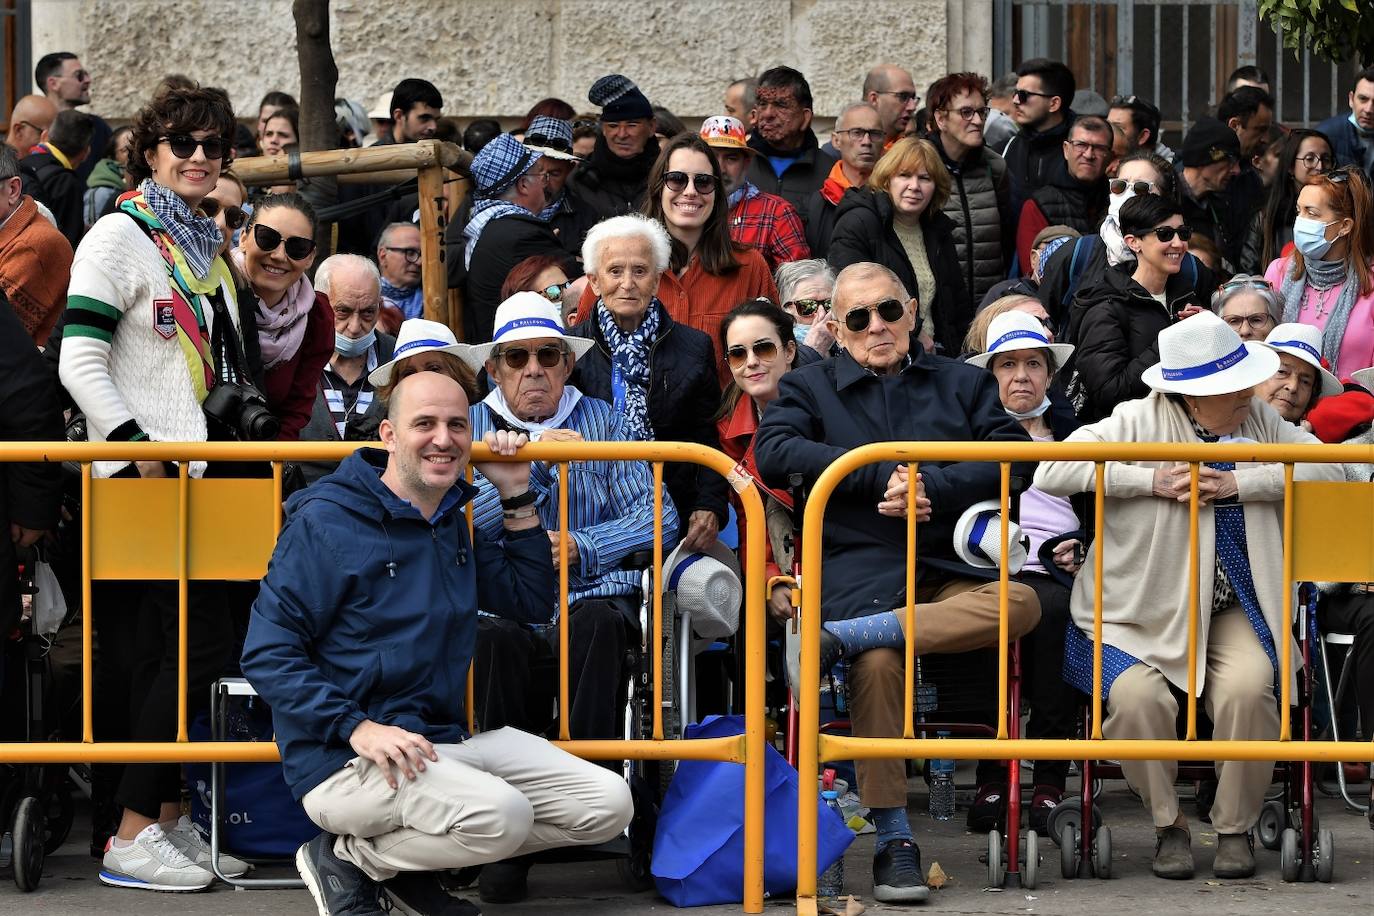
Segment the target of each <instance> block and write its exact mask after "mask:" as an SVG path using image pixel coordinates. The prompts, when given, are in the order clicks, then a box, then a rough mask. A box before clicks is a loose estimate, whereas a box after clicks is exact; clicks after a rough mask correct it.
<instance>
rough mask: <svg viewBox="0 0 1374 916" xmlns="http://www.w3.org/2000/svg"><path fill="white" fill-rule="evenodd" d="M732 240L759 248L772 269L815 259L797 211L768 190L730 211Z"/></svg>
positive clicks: (743, 201) (741, 202) (742, 202)
mask: <svg viewBox="0 0 1374 916" xmlns="http://www.w3.org/2000/svg"><path fill="white" fill-rule="evenodd" d="M730 238H732V239H734V240H735V241H736V242H739V243H740V244H741V245H748V246H749V247H750V248H757V249H758V251H759V253H760V254H762V255H763V258H764V260H765V261H767V262H768V267H769V269H771V270H776V269H777V266H778V265H779V264H786V263H787V262H788V261H801V260H805V259H806V258H809V257H811V246H810V245H808V244H806V230H805V229H803V228H802V221H801V217H800V216H798V215H797V208H796V207H794V206H792V205H791V204H790V203H788V202H787V201H786V200H783V199H782V198H781V197H778V196H777V195H776V194H769V193H767V192H766V191H760V192H759V193H758V194H755V195H754V196H753V197H747V198H745V199H744V200H741V201H740V202H739V203H738V204H736V205H735V206H734V208H733V209H731V210H730Z"/></svg>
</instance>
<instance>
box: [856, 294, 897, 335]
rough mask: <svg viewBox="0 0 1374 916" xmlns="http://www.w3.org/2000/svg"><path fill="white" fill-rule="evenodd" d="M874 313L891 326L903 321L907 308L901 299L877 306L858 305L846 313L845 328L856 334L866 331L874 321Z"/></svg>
mask: <svg viewBox="0 0 1374 916" xmlns="http://www.w3.org/2000/svg"><path fill="white" fill-rule="evenodd" d="M873 312H877V313H878V317H879V318H881V319H882V320H883V321H886V322H887V323H888V324H891V323H892V322H894V321H900V320H901V318H902V316H903V315H904V314H906V306H905V305H903V304H902V301H901V300H900V299H884V300H883V301H882V302H879V303H878V304H877V305H858V306H855V307H854V308H852V309H850V310H849V311H847V312H845V313H844V326H845V327H846V328H848V329H849V330H850V331H851V332H852V333H854V334H858V333H859V332H860V331H865V330H867V329H868V325H869V322H871V321H872V320H873V317H872V313H873Z"/></svg>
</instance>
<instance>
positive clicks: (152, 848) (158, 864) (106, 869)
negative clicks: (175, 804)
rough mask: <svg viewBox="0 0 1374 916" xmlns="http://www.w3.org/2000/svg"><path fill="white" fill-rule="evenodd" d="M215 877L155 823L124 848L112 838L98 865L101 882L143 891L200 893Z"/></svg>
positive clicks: (144, 829)
mask: <svg viewBox="0 0 1374 916" xmlns="http://www.w3.org/2000/svg"><path fill="white" fill-rule="evenodd" d="M214 880H215V876H214V875H212V874H210V872H208V871H206V870H205V869H203V868H201V867H200V866H199V865H197V864H196V863H194V862H192V861H191V860H190V859H188V858H186V856H185V855H183V854H182V852H181V850H179V849H177V848H176V847H175V846H174V845H172V841H171V840H169V839H167V834H165V833H163V832H162V828H161V827H159V826H158V825H157V824H149V825H148V826H147V827H145V828H143V830H142V831H141V832H140V833H139V835H138V836H136V837H134V841H133V843H131V844H130V845H128V846H125V847H123V848H120V847H116V846H115V845H114V839H113V838H111V839H110V841H109V845H107V846H106V847H105V858H104V860H103V861H102V862H101V869H100V881H101V883H102V884H108V885H110V886H111V887H132V888H137V889H139V890H145V891H203V890H205V889H206V888H207V887H209V886H210V883H211V882H212V881H214Z"/></svg>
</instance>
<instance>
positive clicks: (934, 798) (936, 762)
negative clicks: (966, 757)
mask: <svg viewBox="0 0 1374 916" xmlns="http://www.w3.org/2000/svg"><path fill="white" fill-rule="evenodd" d="M936 736H937V737H939V738H948V737H949V732H938V733H937V735H936ZM930 816H931V817H932V818H934V819H935V820H937V821H947V820H951V819H952V818H953V817H954V761H953V760H951V759H949V758H948V757H940V758H934V757H932V758H931V761H930Z"/></svg>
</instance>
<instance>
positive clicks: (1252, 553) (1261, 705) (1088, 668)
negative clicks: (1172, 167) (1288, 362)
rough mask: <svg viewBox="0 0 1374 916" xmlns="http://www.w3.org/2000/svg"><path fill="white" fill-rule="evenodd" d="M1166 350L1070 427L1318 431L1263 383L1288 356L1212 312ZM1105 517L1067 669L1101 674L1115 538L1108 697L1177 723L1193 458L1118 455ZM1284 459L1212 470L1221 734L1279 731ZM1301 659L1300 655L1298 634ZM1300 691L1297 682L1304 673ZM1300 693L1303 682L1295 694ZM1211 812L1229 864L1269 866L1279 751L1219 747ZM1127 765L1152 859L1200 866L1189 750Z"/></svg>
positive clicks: (1056, 472)
mask: <svg viewBox="0 0 1374 916" xmlns="http://www.w3.org/2000/svg"><path fill="white" fill-rule="evenodd" d="M1158 353H1159V362H1157V363H1155V364H1154V365H1153V366H1150V367H1149V368H1147V369H1146V370H1145V371H1144V375H1143V381H1144V382H1145V384H1146V385H1148V386H1149V387H1150V389H1151V393H1150V394H1149V395H1148V396H1147V397H1144V398H1141V399H1139V400H1133V401H1126V402H1123V403H1121V404H1119V405H1117V407H1116V408H1115V409H1114V410H1113V412H1112V414H1111V416H1109V417H1107V418H1106V419H1103V420H1100V421H1098V422H1097V423H1093V424H1091V425H1088V426H1084V427H1082V428H1081V429H1079V430H1078V431H1077V432H1076V433H1074V434H1073V435H1071V436H1070V437H1069V439H1068V441H1070V442H1165V443H1169V442H1176V443H1181V444H1191V445H1197V444H1199V443H1212V442H1222V443H1226V442H1261V443H1283V444H1310V443H1312V444H1314V443H1316V442H1317V441H1318V440H1317V438H1316V437H1314V436H1313V435H1311V434H1310V433H1308V432H1305V431H1304V430H1302V429H1300V428H1299V427H1297V426H1294V425H1293V424H1292V423H1288V422H1286V421H1285V420H1284V419H1283V417H1281V416H1279V414H1278V413H1277V412H1275V411H1274V410H1273V409H1272V408H1270V407H1269V405H1268V404H1266V403H1265V402H1264V401H1262V400H1260V399H1259V398H1257V397H1255V396H1254V395H1255V386H1257V385H1259V384H1260V383H1262V382H1264V381H1266V380H1267V379H1269V378H1270V377H1271V376H1272V375H1273V374H1274V372H1275V371H1276V370H1277V369H1278V368H1279V357H1278V355H1277V354H1276V353H1275V352H1274V351H1273V350H1271V349H1269V348H1268V347H1266V346H1265V345H1264V344H1263V343H1260V342H1257V341H1242V340H1241V339H1240V337H1239V335H1237V334H1236V332H1235V331H1233V330H1232V329H1231V328H1230V327H1228V326H1227V325H1226V323H1225V322H1224V321H1222V320H1221V319H1220V318H1218V317H1217V316H1216V315H1214V314H1212V313H1211V312H1200V313H1198V314H1196V315H1194V316H1192V317H1191V318H1187V319H1184V320H1183V321H1180V322H1178V323H1176V324H1172V325H1170V326H1169V327H1166V328H1165V329H1164V330H1162V331H1160V332H1159V342H1158ZM1340 475H1341V469H1340V466H1339V465H1325V464H1298V465H1297V466H1296V467H1295V469H1294V476H1295V477H1297V478H1298V479H1302V480H1313V479H1321V480H1334V479H1338V478H1339V477H1340ZM1094 481H1095V478H1094V472H1093V466H1092V464H1091V463H1086V462H1069V461H1047V462H1042V463H1041V464H1040V466H1039V468H1038V469H1037V471H1036V473H1035V485H1036V486H1037V487H1039V488H1040V489H1041V490H1043V491H1044V492H1046V493H1048V494H1050V495H1057V496H1071V495H1073V494H1076V493H1082V492H1087V491H1090V490H1091V489H1092V488H1093V486H1094ZM1105 486H1106V493H1105V497H1106V503H1107V505H1106V517H1107V519H1108V520H1109V523H1108V524H1107V525H1106V526H1105V528H1104V530H1102V531H1099V532H1098V534H1097V539H1096V540H1095V541H1094V543H1093V545H1092V546H1091V547H1090V548H1089V550H1088V556H1087V558H1086V559H1085V560H1084V563H1083V568H1082V570H1081V571H1080V572H1079V573H1078V576H1077V578H1076V580H1075V582H1074V588H1073V596H1072V601H1071V611H1072V615H1073V624H1074V625H1073V626H1070V627H1069V630H1068V635H1067V639H1066V643H1067V645H1066V651H1065V659H1064V672H1065V677H1066V678H1068V679H1069V680H1070V682H1071V683H1073V684H1074V685H1075V686H1077V687H1079V688H1080V689H1082V690H1084V691H1086V692H1089V693H1091V692H1092V689H1093V683H1092V681H1093V674H1092V671H1093V644H1092V639H1091V637H1090V636H1089V635H1088V634H1090V633H1092V632H1093V605H1094V600H1093V592H1094V575H1093V573H1094V568H1093V564H1094V554H1095V552H1096V551H1099V550H1100V551H1102V559H1103V563H1104V566H1103V571H1102V582H1101V585H1102V639H1103V645H1102V661H1103V677H1102V684H1101V689H1102V698H1103V699H1104V700H1105V701H1106V707H1107V717H1106V720H1105V721H1104V722H1103V726H1102V729H1103V734H1104V735H1106V737H1107V738H1109V739H1159V740H1169V739H1173V738H1175V737H1176V735H1177V732H1176V727H1177V716H1178V709H1179V707H1178V700H1177V699H1175V694H1174V691H1178V690H1183V691H1186V690H1187V689H1188V680H1189V678H1188V668H1189V659H1188V631H1189V618H1190V610H1189V607H1190V599H1191V592H1192V587H1193V581H1194V577H1193V576H1192V575H1190V574H1189V568H1188V555H1189V552H1188V548H1187V545H1188V543H1189V537H1190V534H1191V526H1190V521H1189V489H1190V469H1189V466H1188V465H1187V464H1186V463H1178V462H1173V461H1110V462H1107V465H1106V476H1105ZM1283 494H1284V470H1283V467H1282V466H1281V465H1278V464H1248V463H1241V464H1235V463H1232V462H1225V461H1209V462H1206V463H1204V464H1203V465H1202V467H1201V468H1200V470H1199V479H1198V496H1199V502H1200V506H1199V525H1198V531H1197V539H1198V555H1199V569H1198V575H1197V577H1196V581H1197V587H1198V601H1199V608H1200V610H1201V614H1200V615H1199V616H1200V619H1199V621H1198V627H1197V657H1196V675H1197V680H1196V685H1197V690H1198V693H1199V695H1200V697H1201V699H1202V703H1203V704H1204V707H1205V709H1206V712H1207V715H1208V717H1209V718H1210V719H1211V720H1212V724H1213V726H1214V731H1213V735H1214V737H1215V738H1216V739H1217V740H1222V741H1226V740H1272V739H1276V738H1277V737H1278V735H1279V709H1278V704H1277V702H1276V693H1277V689H1278V677H1279V670H1280V660H1279V658H1280V655H1281V654H1282V651H1283V649H1282V647H1281V646H1280V645H1279V644H1278V640H1280V639H1289V640H1291V638H1292V637H1291V635H1290V634H1291V632H1292V621H1291V620H1285V619H1284V618H1283V593H1284V590H1285V588H1286V583H1285V582H1284V576H1283V562H1282V559H1283ZM1290 651H1291V652H1292V655H1291V658H1293V659H1294V662H1295V667H1296V665H1297V664H1300V660H1301V656H1300V655H1299V654H1298V650H1297V647H1296V646H1291V645H1290ZM1288 686H1289V688H1290V691H1291V690H1292V689H1295V684H1293V683H1292V682H1291V681H1290V684H1289V685H1288ZM1291 695H1292V694H1291V692H1290V696H1291ZM1216 768H1217V794H1216V802H1215V803H1214V804H1213V806H1212V811H1211V817H1212V826H1213V828H1214V829H1215V830H1216V832H1217V851H1216V858H1215V860H1214V862H1213V865H1212V870H1213V873H1214V874H1215V875H1216V876H1217V877H1218V878H1241V877H1248V876H1250V875H1252V874H1254V871H1255V857H1254V852H1253V850H1252V847H1251V837H1250V829H1251V827H1253V826H1254V824H1255V821H1256V820H1257V818H1258V816H1259V810H1260V806H1261V804H1262V803H1263V801H1264V793H1265V791H1266V790H1267V789H1268V787H1269V783H1270V780H1271V779H1272V777H1273V763H1272V762H1269V761H1234V760H1224V761H1218V762H1217V765H1216ZM1122 769H1123V770H1124V772H1125V775H1126V779H1127V781H1128V782H1129V783H1130V784H1131V786H1132V787H1133V788H1134V789H1136V790H1137V791H1138V792H1139V793H1140V796H1141V799H1142V800H1143V801H1144V803H1145V807H1146V808H1147V809H1148V810H1149V811H1150V812H1151V815H1152V817H1153V820H1154V825H1155V830H1156V846H1155V856H1154V863H1153V870H1154V873H1155V874H1156V875H1158V876H1159V877H1162V878H1173V879H1186V878H1191V877H1192V875H1193V853H1192V848H1191V841H1190V835H1189V832H1188V821H1187V818H1186V817H1185V816H1184V815H1183V814H1182V813H1181V812H1180V810H1179V805H1178V794H1177V792H1176V791H1175V789H1174V779H1175V776H1176V775H1177V773H1178V762H1177V761H1165V760H1140V761H1134V760H1126V761H1122Z"/></svg>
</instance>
